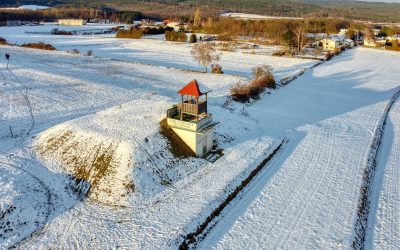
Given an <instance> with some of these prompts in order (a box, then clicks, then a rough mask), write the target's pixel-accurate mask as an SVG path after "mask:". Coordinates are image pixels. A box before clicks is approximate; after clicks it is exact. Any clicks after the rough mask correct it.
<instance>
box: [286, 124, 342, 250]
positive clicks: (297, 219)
mask: <svg viewBox="0 0 400 250" xmlns="http://www.w3.org/2000/svg"><path fill="white" fill-rule="evenodd" d="M328 134H329V138H334V136H333V129H332V127H331V129H330V130H329V133H328ZM321 137H322V136H321ZM329 141H330V143H329V157H328V160H327V162H326V164H324V168H323V170H322V175H320V177H319V180H318V184H317V186H316V187H315V188H314V190H313V192H312V193H311V195H310V196H308V197H307V200H306V202H305V203H306V204H305V206H303V209H301V212H300V213H298V214H297V216H296V220H295V223H294V226H293V227H292V229H291V230H290V233H289V235H288V236H287V237H286V238H285V240H284V244H283V246H282V248H283V249H287V247H286V245H287V243H288V241H289V239H290V238H291V237H292V234H293V232H294V231H295V230H296V229H297V227H298V225H299V221H300V218H301V217H302V216H303V215H304V212H305V211H306V210H307V209H308V207H309V206H310V201H311V200H312V199H313V197H314V195H315V193H316V192H317V190H318V189H319V187H320V186H321V184H322V181H323V180H324V178H325V175H326V172H327V170H328V167H329V165H330V162H331V160H332V155H333V145H334V141H335V140H332V139H331V140H329ZM314 172H316V173H318V171H314Z"/></svg>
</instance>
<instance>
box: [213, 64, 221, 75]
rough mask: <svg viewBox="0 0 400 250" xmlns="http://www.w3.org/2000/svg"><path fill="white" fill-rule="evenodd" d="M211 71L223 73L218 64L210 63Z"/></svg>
mask: <svg viewBox="0 0 400 250" xmlns="http://www.w3.org/2000/svg"><path fill="white" fill-rule="evenodd" d="M211 73H213V74H223V73H224V71H222V67H221V65H219V64H211Z"/></svg>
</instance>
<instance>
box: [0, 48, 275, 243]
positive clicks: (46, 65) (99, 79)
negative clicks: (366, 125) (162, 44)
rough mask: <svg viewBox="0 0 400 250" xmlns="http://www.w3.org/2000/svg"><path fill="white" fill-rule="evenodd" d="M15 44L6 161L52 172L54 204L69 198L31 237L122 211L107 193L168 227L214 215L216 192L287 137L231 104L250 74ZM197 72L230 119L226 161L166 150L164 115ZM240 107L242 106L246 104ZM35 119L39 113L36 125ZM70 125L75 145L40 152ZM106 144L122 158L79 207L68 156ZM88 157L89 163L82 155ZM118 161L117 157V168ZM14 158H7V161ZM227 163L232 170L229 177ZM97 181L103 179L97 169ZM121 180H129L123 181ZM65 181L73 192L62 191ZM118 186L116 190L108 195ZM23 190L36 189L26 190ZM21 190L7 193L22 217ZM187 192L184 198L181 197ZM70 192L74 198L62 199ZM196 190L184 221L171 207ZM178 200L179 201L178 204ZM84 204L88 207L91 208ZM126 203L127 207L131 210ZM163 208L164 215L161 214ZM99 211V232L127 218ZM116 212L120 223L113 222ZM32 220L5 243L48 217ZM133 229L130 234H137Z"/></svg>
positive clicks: (7, 78)
mask: <svg viewBox="0 0 400 250" xmlns="http://www.w3.org/2000/svg"><path fill="white" fill-rule="evenodd" d="M6 51H7V52H9V53H10V54H11V55H12V58H11V63H10V66H9V68H8V69H7V68H6V67H5V62H4V61H3V65H2V68H1V70H0V73H1V78H0V80H1V89H0V90H1V92H0V94H1V96H2V98H1V106H0V108H1V109H2V112H1V121H0V126H1V130H0V131H1V138H2V141H1V143H0V150H1V151H2V153H1V155H3V158H4V159H5V160H4V161H5V162H6V163H8V164H13V166H15V167H18V168H20V169H24V170H26V171H29V173H32V172H33V173H35V174H33V176H32V177H31V180H30V181H28V183H29V184H30V185H31V186H34V185H37V184H35V183H36V182H37V181H36V179H38V180H42V179H44V180H43V183H44V184H43V187H46V188H45V190H48V191H47V192H48V193H50V197H55V198H53V199H52V200H51V202H50V203H51V204H56V203H60V202H61V203H62V205H59V206H57V209H55V208H54V206H52V208H51V209H50V211H49V212H48V213H46V214H45V215H46V218H49V221H50V222H51V223H50V224H49V226H48V227H49V228H50V229H45V231H44V232H43V233H42V232H41V234H39V235H43V236H40V237H44V238H40V237H39V236H34V237H33V238H32V239H31V240H32V241H33V240H35V241H37V244H40V245H44V246H50V245H51V244H52V243H51V242H52V240H53V239H56V238H58V234H59V233H60V232H61V231H59V230H58V229H57V230H53V227H55V228H59V229H61V228H63V227H64V226H65V225H70V224H69V223H65V219H67V220H71V216H72V218H75V217H76V213H79V214H82V213H83V214H84V215H83V217H85V216H89V215H90V216H92V215H95V214H97V212H94V210H97V209H100V210H103V209H104V210H105V211H107V212H105V211H104V213H107V215H105V217H104V218H112V217H113V216H115V214H114V212H115V211H114V209H113V208H112V207H111V208H110V207H107V206H105V207H103V206H102V205H99V204H98V202H100V204H104V203H108V204H113V205H115V204H116V205H118V206H121V205H123V206H125V207H128V208H129V209H130V211H131V210H132V208H134V210H132V212H134V214H133V215H129V216H131V220H132V221H142V220H143V221H146V220H147V219H149V218H153V219H154V221H161V220H164V219H165V220H166V221H165V226H166V227H165V228H163V229H162V230H167V228H168V227H176V226H177V225H179V226H178V227H180V228H184V227H185V226H186V225H188V224H190V223H192V224H196V223H197V222H198V220H196V217H197V216H198V214H202V215H204V216H205V215H206V214H208V211H209V209H212V207H213V205H212V204H215V203H217V202H216V201H218V200H219V199H221V197H223V195H224V194H226V193H227V192H228V191H229V190H230V189H232V188H234V187H235V186H236V185H237V183H239V182H240V180H241V178H244V177H245V176H246V174H247V173H248V172H249V171H251V170H252V167H253V166H254V165H256V164H257V163H258V162H259V161H260V160H261V159H262V158H263V157H265V155H266V154H267V153H268V152H269V151H271V150H272V147H273V145H275V143H276V141H278V140H276V139H275V138H271V137H263V136H262V130H260V128H259V125H258V124H257V122H256V121H254V120H253V119H247V118H245V117H246V114H245V113H243V112H242V110H241V109H238V108H237V107H236V106H237V105H233V104H231V105H228V106H226V105H224V104H226V95H227V94H228V93H229V88H230V86H232V85H234V84H235V83H236V82H238V81H241V80H244V79H242V78H239V77H236V76H230V75H213V74H204V73H195V72H188V71H182V70H174V69H169V68H165V67H156V66H148V65H143V64H135V63H127V62H118V61H113V60H110V59H104V58H92V57H86V56H80V55H71V54H68V53H65V52H60V51H56V52H46V51H40V50H32V49H23V48H18V47H0V53H5V52H6ZM3 60H4V59H3ZM193 78H196V79H197V80H198V81H199V82H201V83H202V87H204V88H207V89H211V90H212V92H211V93H210V94H209V105H210V108H209V109H210V110H211V111H212V113H213V114H214V115H215V120H216V121H221V119H222V120H223V122H224V126H223V127H219V128H218V129H217V134H216V138H217V139H218V141H219V144H220V146H221V147H223V148H224V150H225V156H223V158H221V159H220V160H219V163H218V164H211V163H209V162H207V161H205V160H202V159H187V160H178V159H176V158H174V157H173V156H172V155H171V153H170V152H169V151H168V150H166V148H167V145H166V142H165V140H164V139H162V138H161V136H160V135H159V133H158V130H159V129H158V122H159V121H160V120H161V119H163V118H164V116H165V110H166V109H167V108H169V107H170V106H171V105H172V104H173V103H175V102H176V101H177V99H178V96H177V94H176V91H177V90H179V89H180V88H181V87H182V86H184V84H186V83H187V82H188V81H190V80H191V79H193ZM235 107H236V108H235ZM238 107H239V108H240V107H241V105H239V106H238ZM232 109H233V110H232ZM235 109H237V110H235ZM100 110H104V111H100ZM230 110H232V111H230ZM31 114H32V115H31ZM78 117H79V118H78ZM74 118H76V119H75V120H74ZM243 118H245V119H246V120H247V121H244V122H241V123H240V124H238V123H237V121H238V120H240V119H243ZM32 120H33V121H34V123H33V128H32ZM65 121H68V122H65ZM57 124H59V125H57ZM54 125H57V126H54ZM10 128H11V129H10ZM48 128H49V129H48ZM11 131H12V133H13V135H14V136H17V138H16V139H10V136H11ZM29 131H30V135H34V136H33V137H31V136H29V137H26V133H27V132H29ZM42 131H44V132H42ZM70 131H71V132H72V133H73V134H72V135H71V134H69V135H71V136H69V138H68V139H70V140H69V141H68V142H72V143H71V144H68V143H65V145H66V147H64V148H63V147H60V149H59V151H60V152H61V153H62V152H66V153H67V154H57V153H55V154H41V153H40V152H41V148H40V146H41V145H44V143H46V142H48V141H49V137H51V136H53V135H54V136H58V135H59V136H61V137H62V136H63V135H64V134H65V133H64V132H68V133H69V132H70ZM40 132H42V133H40ZM38 133H40V134H38ZM68 133H67V134H68ZM50 139H51V138H50ZM146 141H147V142H146ZM145 142H146V143H145ZM76 143H78V145H76V146H75V147H73V149H75V151H68V150H67V151H62V150H64V149H65V148H69V147H71V145H72V144H76ZM79 143H80V144H79ZM104 145H105V147H106V148H107V145H113V146H116V150H115V159H117V160H118V162H117V163H116V164H111V165H110V166H111V167H110V168H109V169H108V170H110V171H109V172H110V173H111V174H107V175H106V178H104V179H102V180H101V181H100V184H99V185H98V187H99V189H97V190H92V191H93V195H91V196H90V201H92V202H93V203H90V202H89V203H86V202H85V203H84V204H82V205H77V206H74V205H75V204H76V203H77V202H79V199H80V198H79V196H77V197H76V198H73V196H74V186H73V185H72V186H71V185H70V180H69V176H70V175H71V174H74V171H73V170H71V169H70V168H69V167H70V166H71V165H69V164H68V162H67V164H65V162H66V160H65V159H66V157H68V156H70V155H71V154H73V155H72V157H75V158H76V156H77V155H78V157H81V158H85V159H87V160H91V159H93V158H91V157H92V156H91V155H88V154H89V153H90V150H92V148H94V149H96V147H97V148H100V149H102V148H104ZM48 148H49V147H48ZM71 148H72V147H71ZM242 148H248V150H245V151H243V150H242ZM56 149H57V148H56ZM56 149H55V150H56ZM51 150H53V149H51ZM38 152H39V153H38ZM88 152H89V153H88ZM94 152H95V151H94ZM249 152H252V154H249ZM95 153H96V152H95ZM41 155H42V156H41ZM113 159H114V158H113ZM74 161H75V162H76V160H74ZM80 163H85V162H84V161H80ZM86 163H87V162H86ZM7 166H9V165H7ZM115 166H117V168H116V169H115ZM132 166H133V170H132ZM5 167H6V166H2V168H5ZM33 169H34V171H32V170H33ZM154 170H157V171H154ZM159 170H160V171H159ZM224 172H229V173H230V174H229V175H228V174H225V175H224V176H223V177H221V176H222V173H224ZM75 174H76V173H75ZM9 175H11V174H9ZM24 178H25V177H24V176H22V175H21V177H20V179H16V178H14V179H13V178H11V177H7V178H6V179H5V180H4V181H2V185H3V183H4V185H7V186H9V187H10V188H11V187H13V186H16V185H18V183H19V182H23V181H24V182H26V181H25V179H26V178H25V179H24ZM212 179H214V181H213V182H214V183H215V185H213V186H210V185H208V182H209V181H210V180H212ZM94 180H97V179H96V178H94ZM131 180H133V184H134V188H135V193H134V194H133V195H131V196H129V197H126V195H130V194H129V193H128V194H127V193H125V192H124V191H125V190H123V189H122V186H124V187H125V185H126V184H129V183H127V181H131ZM113 182H116V183H113ZM120 182H122V183H123V185H120V184H121V183H120ZM52 183H53V184H52ZM165 183H166V184H167V185H165ZM108 185H109V188H108V190H104V187H105V186H108ZM188 186H191V187H193V189H194V191H193V190H191V191H189V192H186V191H187V187H188ZM63 189H65V191H60V190H63ZM205 189H209V194H210V195H207V196H205V195H202V191H201V190H205ZM39 191H40V190H39ZM39 191H38V192H39ZM109 191H111V192H112V193H113V195H111V196H110V195H108V196H106V193H107V192H109ZM42 192H44V191H42ZM20 193H22V194H23V195H29V193H30V192H29V191H26V192H22V191H21V192H20ZM20 193H19V192H15V195H11V194H7V195H6V194H4V195H5V196H4V197H3V196H2V197H1V198H0V200H1V202H2V204H4V211H6V210H7V207H8V206H9V205H10V204H11V205H13V206H16V207H17V208H16V209H15V210H13V211H14V212H13V211H12V213H11V214H10V215H8V217H9V218H10V220H11V219H12V218H16V217H20V216H19V215H18V214H19V212H18V211H21V210H23V209H25V208H24V203H23V202H22V204H20V203H19V202H18V200H20V198H19V197H20V196H21V197H22V198H21V200H24V199H25V200H26V198H25V197H23V196H22V194H20ZM177 196H178V197H179V199H178V198H176V197H177ZM48 197H49V196H43V198H40V196H39V195H37V197H35V199H37V200H38V201H37V202H38V204H41V206H44V207H45V205H46V204H48V203H49V202H48V200H47V198H48ZM60 197H64V198H62V199H60ZM71 197H72V198H71ZM121 197H123V199H122V198H121ZM193 197H196V199H197V202H193V203H192V204H191V205H190V206H183V207H182V209H184V211H182V214H186V215H187V216H182V217H181V220H177V219H176V218H177V217H176V216H175V217H174V216H163V214H164V215H165V214H169V213H176V212H178V211H177V210H176V207H179V206H180V205H179V203H180V202H181V199H183V200H186V201H189V200H191V199H192V198H193ZM197 197H199V198H197ZM57 198H58V199H57ZM171 200H173V201H171ZM174 202H176V204H175V205H172V204H173V203H174ZM151 204H158V205H157V206H161V207H160V209H161V210H162V211H165V213H157V214H152V213H154V211H153V210H149V207H151V206H152V205H151ZM210 205H211V206H210ZM2 206H3V205H2ZM38 207H39V206H38ZM2 209H3V208H2ZM70 209H71V210H70ZM93 209H94V210H93ZM2 211H3V210H2ZM15 211H17V212H15ZM82 211H87V212H88V214H86V212H82ZM139 211H140V212H139ZM145 211H147V212H145ZM185 211H186V212H185ZM122 212H123V213H126V212H127V211H126V210H122ZM148 213H150V214H148ZM21 216H22V215H21ZM96 216H97V215H96ZM99 216H100V215H99ZM136 216H139V217H136ZM154 216H156V217H157V218H154ZM159 216H161V217H163V218H164V219H162V218H158V217H159ZM33 218H34V217H33ZM46 218H43V217H42V218H40V220H41V221H46ZM116 218H118V217H116ZM15 220H16V219H15ZM98 220H99V221H101V222H100V223H105V224H103V225H104V229H105V231H103V232H101V231H98V234H99V235H101V234H104V235H109V233H108V232H107V228H110V227H113V225H114V224H115V223H117V224H118V223H119V220H113V219H106V220H101V219H98ZM53 221H54V223H53ZM57 221H58V222H57ZM72 221H73V220H72ZM110 221H111V224H108V223H110ZM152 221H153V220H152ZM88 223H89V221H88ZM90 223H92V222H90ZM174 223H176V224H174ZM29 225H30V227H29V228H24V230H22V229H21V230H18V228H15V229H13V230H15V231H18V232H17V233H10V232H8V231H7V233H8V234H6V235H3V237H4V240H6V241H2V246H11V245H13V244H14V243H16V242H18V241H19V240H21V239H23V238H24V237H26V236H29V234H30V233H32V231H33V230H34V229H37V228H40V227H42V226H43V223H38V224H37V225H36V226H35V227H32V225H31V224H29ZM106 225H108V226H106ZM140 225H141V227H144V228H148V227H150V228H152V227H153V226H154V225H152V224H151V221H149V222H148V223H140ZM46 228H47V227H46ZM88 228H91V229H90V230H89V231H88V230H77V231H76V230H75V229H74V228H71V230H72V231H74V232H76V235H75V236H73V235H72V233H71V235H69V236H68V237H65V239H63V240H62V242H63V244H65V246H68V245H70V244H76V242H79V239H80V238H81V237H89V236H88V235H87V234H93V233H95V231H97V230H98V228H97V227H92V225H90V226H88ZM63 229H65V228H63ZM131 229H132V224H130V223H128V224H126V225H125V226H124V227H122V228H121V229H120V231H119V232H118V234H119V233H124V234H125V232H128V231H131ZM93 230H94V231H93ZM143 230H144V229H143ZM143 230H142V231H138V232H137V234H138V235H136V236H134V237H135V238H137V240H133V241H132V239H131V238H127V239H126V242H127V244H128V245H130V246H134V245H135V244H138V242H140V241H141V240H142V239H143V237H145V234H146V233H144V231H143ZM15 231H13V232H15ZM146 232H147V231H146ZM53 233H55V234H53ZM116 233H117V231H116ZM147 233H148V232H147ZM179 233H180V231H179V230H178V231H176V232H175V234H174V235H173V237H168V236H169V234H161V235H160V237H156V238H154V241H151V242H144V243H143V244H145V245H149V246H156V245H162V244H167V245H168V244H173V243H171V240H172V238H174V237H175V238H176V237H178V234H179ZM95 234H96V233H95ZM128 236H129V237H130V235H129V234H127V237H128ZM53 237H56V238H53ZM90 237H91V236H90ZM90 237H89V238H90ZM110 237H111V238H110ZM113 237H120V236H116V235H109V236H107V237H103V238H102V239H101V240H104V242H101V243H100V242H98V244H99V245H106V243H105V242H108V243H107V244H114V243H115V238H113ZM44 239H48V240H44ZM121 239H122V238H121ZM79 244H85V243H79ZM87 244H89V243H87ZM87 246H88V245H87ZM109 246H110V247H111V246H113V245H109Z"/></svg>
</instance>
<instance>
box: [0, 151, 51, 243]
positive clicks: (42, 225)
mask: <svg viewBox="0 0 400 250" xmlns="http://www.w3.org/2000/svg"><path fill="white" fill-rule="evenodd" d="M6 158H8V157H6ZM0 163H1V164H3V165H0V167H3V168H7V167H6V166H8V168H14V169H17V170H20V171H22V172H24V173H25V174H27V175H28V176H30V177H31V178H32V179H34V180H35V181H36V182H37V183H38V184H39V185H40V186H41V187H42V189H43V190H44V191H45V195H46V197H47V200H46V203H43V204H46V207H47V209H46V211H45V213H44V214H45V216H44V220H43V221H42V222H41V223H40V225H39V226H38V227H37V229H36V230H35V231H34V232H32V233H31V234H29V235H27V236H25V237H24V238H22V239H20V240H19V241H18V242H15V243H14V244H13V246H12V247H16V246H18V245H19V244H20V243H21V242H23V241H25V240H26V239H28V238H30V237H32V236H33V235H34V234H35V233H36V232H37V231H38V230H40V229H42V228H44V227H45V225H46V223H47V222H48V220H49V217H50V215H51V211H53V210H54V207H53V202H52V192H51V191H50V188H49V187H48V186H47V185H46V184H45V183H44V182H43V181H42V180H40V179H39V178H38V177H36V176H35V175H34V174H33V173H31V172H30V171H28V170H26V169H25V168H24V167H21V166H18V165H15V164H13V163H10V162H8V161H3V160H0ZM4 165H6V166H4Z"/></svg>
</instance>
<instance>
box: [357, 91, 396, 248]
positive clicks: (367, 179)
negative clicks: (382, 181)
mask: <svg viewBox="0 0 400 250" xmlns="http://www.w3.org/2000/svg"><path fill="white" fill-rule="evenodd" d="M399 96H400V87H399V88H398V89H397V91H396V92H395V93H394V94H393V95H392V97H391V98H390V100H389V101H388V103H387V104H386V106H385V109H384V112H383V115H382V116H381V118H380V120H379V121H378V125H377V128H376V130H375V134H374V138H373V140H372V144H371V146H370V151H369V153H368V159H367V163H366V166H365V170H364V174H363V184H362V186H361V190H360V197H359V201H358V208H357V219H356V221H355V223H354V229H353V233H354V239H353V243H352V247H353V249H357V250H359V249H364V248H365V239H366V234H367V230H368V217H369V212H370V208H371V193H372V191H373V186H372V185H373V184H374V177H375V170H376V166H377V156H378V152H379V148H380V145H381V143H382V138H383V133H384V130H385V125H386V120H387V117H388V115H389V112H390V109H391V108H392V106H393V104H394V102H395V101H396V99H397V98H398V97H399Z"/></svg>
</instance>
